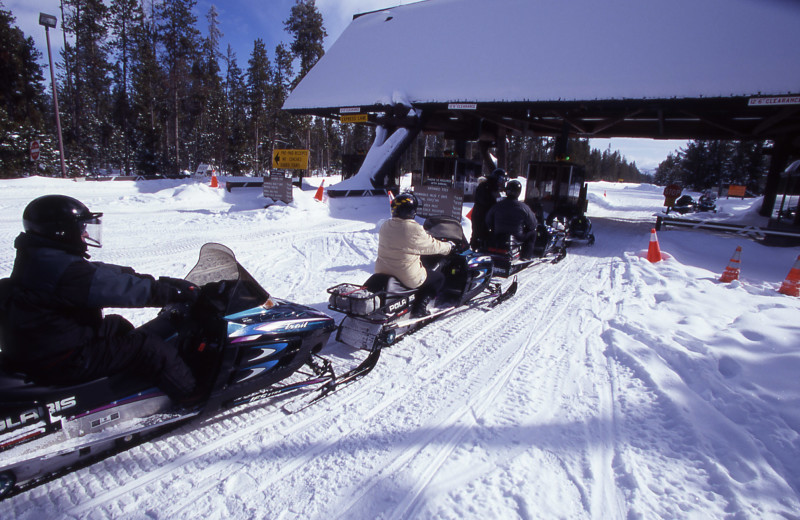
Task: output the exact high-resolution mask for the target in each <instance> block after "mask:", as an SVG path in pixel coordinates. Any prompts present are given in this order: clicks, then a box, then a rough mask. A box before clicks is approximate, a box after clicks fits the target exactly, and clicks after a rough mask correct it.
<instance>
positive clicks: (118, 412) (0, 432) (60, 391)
mask: <svg viewBox="0 0 800 520" xmlns="http://www.w3.org/2000/svg"><path fill="white" fill-rule="evenodd" d="M186 279H187V280H189V281H191V282H193V283H194V284H196V285H197V286H199V287H200V288H201V291H200V297H199V299H198V300H197V302H196V303H195V304H194V305H192V306H191V307H188V306H186V305H176V304H172V305H170V306H167V307H165V308H164V309H162V310H161V312H160V313H159V315H158V316H157V317H156V318H155V319H154V320H152V321H151V322H148V323H147V324H145V325H143V328H146V329H147V330H148V331H149V332H151V333H157V334H161V335H162V337H163V338H164V339H165V340H167V341H171V342H175V343H176V345H177V346H178V347H179V349H180V351H181V354H182V356H183V358H184V359H185V360H186V361H187V363H188V364H189V365H190V367H191V368H192V370H193V372H194V373H195V376H196V378H197V380H198V383H200V384H201V385H202V386H203V392H202V398H201V402H200V403H199V404H198V405H196V406H192V407H189V408H186V407H181V406H179V405H177V404H175V403H174V402H172V401H171V400H170V399H169V398H168V397H167V396H166V395H164V393H163V392H161V391H160V390H159V389H158V388H156V387H154V386H153V384H152V383H149V382H146V381H143V380H141V379H138V378H136V377H135V376H132V375H129V374H117V375H113V376H109V377H103V378H100V379H97V380H93V381H89V382H86V383H83V384H77V385H72V386H46V385H41V384H35V383H33V382H31V381H29V380H27V379H26V377H25V376H24V375H21V374H19V373H13V372H9V371H0V498H3V497H5V496H9V495H10V494H16V493H19V492H22V491H25V490H26V489H29V488H31V487H34V486H35V485H38V484H39V483H42V482H45V481H48V480H52V479H53V478H56V477H58V476H60V475H63V474H65V473H67V472H69V471H71V470H72V469H77V468H79V467H83V466H86V465H88V464H91V463H93V462H95V461H97V460H100V459H102V458H105V457H107V456H109V455H113V454H114V453H117V452H119V451H122V450H124V449H126V448H128V447H130V446H132V445H135V444H138V443H141V442H143V441H145V440H148V439H150V438H152V437H155V436H156V435H159V434H163V433H164V432H165V431H166V430H168V429H171V428H174V427H176V426H177V425H180V424H182V423H184V422H186V421H188V420H189V419H191V418H193V417H195V416H197V415H199V414H200V413H204V414H206V413H213V412H215V411H218V410H219V409H223V408H230V407H233V406H236V405H239V404H243V403H246V402H252V401H255V400H258V399H262V398H266V397H270V396H274V395H278V394H285V393H288V392H295V391H300V390H303V389H316V388H319V386H320V385H324V384H326V383H330V382H331V381H332V380H334V379H335V376H334V374H333V370H332V368H331V366H330V363H329V362H327V361H326V360H325V359H323V358H321V357H318V356H316V353H317V352H318V351H319V350H320V349H322V347H323V346H324V345H325V344H326V342H327V341H328V338H329V336H330V335H331V334H332V332H333V331H334V330H335V328H336V324H335V322H334V320H333V319H332V318H331V317H330V316H328V315H327V314H325V313H323V312H320V311H317V310H314V309H312V308H310V307H305V306H302V305H298V304H295V303H291V302H288V301H284V300H280V299H277V298H273V297H271V296H270V295H269V293H267V291H265V290H264V289H263V288H262V287H261V286H260V285H259V284H258V282H256V281H255V279H254V278H253V277H252V276H251V275H250V274H249V273H248V272H247V271H246V270H245V269H244V268H243V267H242V266H241V265H239V263H238V262H237V261H236V259H235V257H234V255H233V253H232V252H231V250H230V249H228V248H227V247H225V246H223V245H220V244H214V243H210V244H205V245H204V246H203V247H202V249H201V250H200V257H199V260H198V262H197V265H195V266H194V268H193V269H192V270H191V272H190V273H189V274H188V275H187V276H186Z"/></svg>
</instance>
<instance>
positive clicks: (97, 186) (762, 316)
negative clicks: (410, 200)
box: [0, 178, 800, 520]
mask: <svg viewBox="0 0 800 520" xmlns="http://www.w3.org/2000/svg"><path fill="white" fill-rule="evenodd" d="M319 181H320V179H312V180H311V182H312V184H315V185H316V184H318V183H319ZM333 182H335V180H334V179H329V180H328V182H326V186H327V185H330V184H332V183H333ZM0 189H2V192H3V195H2V197H1V198H0V224H2V225H0V245H1V246H2V247H0V276H7V275H8V274H9V273H10V272H11V268H12V265H13V259H14V249H13V240H14V238H15V236H16V235H17V233H18V232H19V231H20V230H21V214H22V210H23V208H24V207H25V205H26V204H27V203H28V202H29V201H30V200H32V199H33V198H34V197H36V196H38V195H43V194H46V193H63V194H67V195H72V196H75V197H77V198H79V199H80V200H82V201H84V202H85V203H86V204H87V205H88V206H89V207H90V208H91V209H92V210H93V211H103V212H104V213H105V217H104V219H103V224H104V230H103V240H104V247H103V249H102V250H99V251H97V254H96V255H95V256H94V258H95V259H98V260H102V261H106V262H113V263H119V264H125V265H130V266H132V267H134V268H135V269H136V270H137V271H139V272H145V273H151V274H154V275H167V276H182V275H184V274H185V273H186V272H187V271H188V270H189V269H190V268H191V267H192V266H193V265H194V262H195V261H196V259H197V252H198V250H199V248H200V246H201V245H202V244H203V243H205V242H209V241H217V242H221V243H223V244H226V245H227V246H229V247H231V248H232V249H233V250H234V251H235V252H236V254H237V257H238V259H239V261H240V262H241V263H242V265H244V266H245V267H246V268H247V269H248V270H249V271H250V273H252V274H253V275H254V276H255V277H256V279H258V280H259V281H260V282H261V284H262V285H263V286H264V287H265V288H267V289H268V290H269V291H270V292H271V293H272V294H274V295H275V296H278V297H281V298H286V299H289V300H293V301H297V302H300V303H304V304H308V305H312V306H313V307H315V308H318V309H321V310H326V309H327V304H326V300H327V298H326V297H327V294H326V288H328V287H330V286H332V285H335V284H337V283H340V282H345V281H355V282H361V281H363V280H364V279H365V278H366V277H367V276H368V274H369V273H371V270H372V266H373V262H374V259H375V254H376V249H377V229H378V224H379V222H380V221H381V220H382V219H384V218H386V217H387V216H388V207H387V201H386V199H385V198H383V197H374V198H354V199H348V200H341V199H331V200H329V201H328V202H327V203H325V204H323V203H319V202H316V201H315V200H313V198H312V197H313V194H314V191H313V189H311V188H307V189H306V190H304V191H300V190H297V189H296V190H295V193H294V195H295V202H294V203H292V204H290V205H273V206H271V207H269V208H267V209H264V208H263V207H264V203H265V201H264V199H263V197H262V196H261V195H260V190H258V189H241V190H234V191H233V193H227V192H226V191H225V190H222V189H212V188H210V187H209V186H208V185H207V184H205V183H199V182H194V181H148V182H102V183H93V182H72V181H65V180H57V179H42V178H30V179H21V180H6V181H0ZM661 191H662V190H661V188H658V187H655V186H650V185H632V184H611V183H594V184H591V185H590V203H589V211H588V214H589V216H590V217H591V218H592V222H593V224H594V232H595V234H596V236H597V244H596V245H595V246H594V247H591V248H589V247H586V246H583V247H575V248H571V249H570V251H569V254H568V256H567V257H566V258H565V259H564V260H563V261H562V262H561V263H559V264H556V265H547V266H543V267H540V268H537V269H535V270H529V271H524V272H523V273H521V275H520V277H519V282H520V290H519V292H518V293H517V295H516V296H515V297H514V298H513V299H511V300H510V301H508V302H506V303H504V304H503V305H501V306H499V307H497V308H495V309H493V310H491V311H482V310H479V309H473V310H469V311H467V312H463V313H460V314H456V315H453V316H451V317H449V318H447V319H445V320H443V321H441V322H439V323H437V324H435V325H432V326H430V327H427V328H425V329H423V330H421V331H419V332H417V333H415V334H414V335H412V336H409V337H407V338H405V339H403V340H402V341H401V342H399V343H398V344H397V345H395V346H393V347H391V348H390V349H387V351H386V352H385V353H384V355H383V356H382V357H381V360H380V363H379V365H378V366H377V367H376V369H375V370H374V371H373V372H372V373H371V374H369V375H368V376H367V377H366V378H365V379H363V380H361V381H359V382H358V383H356V384H354V385H352V386H350V387H347V388H346V389H344V390H342V391H341V392H340V393H337V394H335V395H333V396H332V397H330V398H329V399H326V400H325V401H323V402H321V403H320V404H319V405H316V406H313V407H311V408H309V409H307V410H304V411H302V412H300V413H298V414H295V415H291V416H286V415H284V414H283V413H282V412H281V411H280V410H279V409H278V408H277V407H276V406H275V405H270V404H267V405H264V404H260V405H251V406H243V407H241V408H238V409H234V410H232V411H229V412H226V413H223V414H219V415H216V416H213V417H204V418H201V419H199V420H197V421H195V422H194V423H192V424H191V425H189V426H185V427H182V428H181V429H179V430H177V431H175V432H173V433H170V434H168V435H166V436H164V437H161V438H159V439H157V440H155V441H153V442H151V443H149V444H146V445H142V446H139V447H136V448H133V449H131V450H129V451H127V452H125V453H123V454H120V455H118V456H116V457H112V458H109V459H107V460H105V461H102V462H100V463H97V464H95V465H93V466H91V467H88V468H85V469H83V470H80V471H78V472H75V473H73V474H70V475H68V476H66V477H63V478H61V479H58V480H55V481H53V482H50V483H48V484H45V485H43V486H40V487H38V488H36V489H34V490H32V491H30V492H28V493H25V494H22V495H19V496H16V497H14V498H12V499H9V500H6V501H4V502H1V503H0V518H19V519H31V520H34V519H37V520H38V519H41V518H92V519H94V518H112V517H113V518H159V519H173V518H207V519H247V518H270V519H290V518H312V519H329V518H343V519H345V518H346V519H353V518H355V519H372V518H384V519H401V518H446V519H463V518H476V519H478V518H480V519H484V518H524V519H528V518H595V519H601V518H602V519H617V518H620V519H622V518H625V519H635V518H643V519H645V518H647V519H650V518H759V519H760V518H800V410H799V409H798V407H799V406H800V382H799V381H798V374H799V373H800V352H799V351H798V344H800V342H799V341H798V338H800V298H793V297H789V296H784V295H781V294H778V292H777V289H778V287H779V286H780V284H781V282H782V281H783V279H784V278H785V277H786V275H787V274H788V272H789V269H790V268H791V267H792V265H793V264H794V262H795V259H796V258H797V256H798V254H800V248H798V247H794V248H768V247H765V246H762V245H760V244H758V243H756V242H754V241H751V240H748V239H744V238H740V237H735V236H732V235H716V234H710V233H708V232H700V231H689V230H673V229H669V230H663V231H661V232H660V233H659V234H658V239H659V242H660V246H661V249H662V251H664V252H667V253H669V255H670V256H671V258H670V259H669V260H666V261H664V262H661V263H658V264H651V263H649V262H647V261H646V260H645V259H643V258H642V252H643V251H645V250H646V249H647V246H648V241H649V238H650V229H651V227H652V226H653V223H654V221H655V218H654V214H655V213H656V212H658V211H660V210H661V203H662V202H663V198H662V196H661ZM758 203H759V201H753V200H744V201H741V200H733V199H732V200H721V201H720V202H719V207H720V212H719V213H718V214H716V215H714V218H716V219H733V220H734V221H742V220H748V221H757V220H758V218H757V216H756V214H755V209H757V204H758ZM468 209H469V208H468V207H465V208H464V213H465V214H466V212H467V211H468ZM464 225H465V228H468V227H469V221H468V220H466V219H465V220H464ZM467 234H468V235H469V229H467ZM737 245H741V246H742V248H743V252H742V273H741V280H740V281H738V282H733V283H731V284H721V283H719V282H717V279H718V278H719V275H720V273H721V272H722V271H723V270H724V269H725V266H726V265H727V264H728V261H729V259H730V257H731V255H732V254H733V252H734V250H735V248H736V246H737ZM155 312H156V311H155V310H154V309H146V310H134V311H131V310H125V311H122V313H123V314H125V315H126V316H128V317H129V318H130V319H131V320H132V321H134V322H136V323H137V324H138V323H143V322H145V321H146V320H148V319H149V318H150V317H152V316H153V315H154V314H155ZM333 315H334V316H335V317H336V318H337V320H338V319H339V318H340V315H336V314H335V313H334V314H333ZM323 354H325V355H326V356H328V357H329V358H330V359H332V360H333V361H334V362H335V363H341V364H345V363H348V362H350V363H352V361H353V360H354V359H355V358H357V357H359V356H361V355H362V354H361V353H359V352H354V351H353V350H352V349H350V348H348V347H346V346H344V345H341V344H338V343H336V342H334V341H331V342H330V343H329V345H328V346H327V347H326V349H325V350H324V351H323Z"/></svg>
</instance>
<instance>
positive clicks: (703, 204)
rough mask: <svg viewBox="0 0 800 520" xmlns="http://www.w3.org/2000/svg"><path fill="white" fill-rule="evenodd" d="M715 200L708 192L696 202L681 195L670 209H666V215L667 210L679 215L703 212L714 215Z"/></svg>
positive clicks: (689, 197) (715, 210)
mask: <svg viewBox="0 0 800 520" xmlns="http://www.w3.org/2000/svg"><path fill="white" fill-rule="evenodd" d="M716 200H717V199H716V197H714V195H713V194H711V193H708V192H706V193H704V194H703V195H701V196H700V198H699V199H698V201H695V200H694V199H693V198H692V197H691V196H690V195H683V196H681V197H679V198H678V200H676V201H675V204H674V205H673V206H672V207H671V208H667V213H669V210H672V211H677V212H678V213H680V214H681V215H685V214H687V213H695V212H703V211H710V212H713V213H716V212H717V202H716Z"/></svg>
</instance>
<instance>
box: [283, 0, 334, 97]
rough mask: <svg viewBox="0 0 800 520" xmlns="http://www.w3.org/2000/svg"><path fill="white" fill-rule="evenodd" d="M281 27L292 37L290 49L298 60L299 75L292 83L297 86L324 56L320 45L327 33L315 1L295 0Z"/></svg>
mask: <svg viewBox="0 0 800 520" xmlns="http://www.w3.org/2000/svg"><path fill="white" fill-rule="evenodd" d="M283 25H284V27H285V28H286V31H287V32H289V33H290V34H291V35H292V36H293V37H294V39H293V40H292V43H291V46H290V49H291V51H292V53H293V54H294V55H295V56H296V57H298V58H299V59H300V73H299V74H298V76H297V78H296V79H295V82H294V84H295V85H297V83H299V82H300V80H301V79H303V77H305V75H306V74H307V73H308V71H309V70H311V67H313V66H314V64H315V63H317V61H319V59H320V58H321V57H322V55H323V54H325V50H324V47H323V45H322V44H323V40H324V39H325V37H326V36H328V33H327V32H326V31H325V27H324V26H323V24H322V13H320V12H319V9H317V6H316V2H315V0H296V1H295V4H294V6H292V12H291V15H290V16H289V18H288V19H287V20H286V21H285V22H283Z"/></svg>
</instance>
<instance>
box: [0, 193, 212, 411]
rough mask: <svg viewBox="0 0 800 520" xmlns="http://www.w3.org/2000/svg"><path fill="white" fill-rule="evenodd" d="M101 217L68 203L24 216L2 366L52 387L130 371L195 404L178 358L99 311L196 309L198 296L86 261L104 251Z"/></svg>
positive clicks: (177, 284) (153, 338)
mask: <svg viewBox="0 0 800 520" xmlns="http://www.w3.org/2000/svg"><path fill="white" fill-rule="evenodd" d="M102 215H103V214H102V213H92V212H91V211H89V208H87V207H86V206H85V205H84V204H83V203H82V202H80V201H78V200H77V199H74V198H72V197H67V196H65V195H44V196H42V197H39V198H36V199H34V200H33V201H31V202H30V203H29V204H28V206H27V207H26V208H25V210H24V212H23V215H22V221H23V227H24V229H25V231H24V232H23V233H20V235H19V236H18V237H17V239H16V240H15V242H14V247H16V249H17V256H16V259H15V261H14V268H13V270H12V273H11V277H10V279H8V280H7V284H8V287H9V291H8V295H7V297H8V299H7V300H6V301H5V305H4V307H5V309H4V312H3V318H2V331H1V334H2V336H1V337H0V341H1V342H2V353H1V355H2V361H3V364H4V367H5V368H7V369H10V370H13V371H18V372H22V373H24V374H25V375H27V376H28V377H30V378H31V379H32V380H33V381H34V382H37V383H39V384H48V385H50V384H52V385H71V384H78V383H83V382H87V381H90V380H92V379H96V378H99V377H102V376H107V375H113V374H116V373H119V372H123V371H124V372H128V373H133V374H136V375H138V376H141V377H143V378H146V379H147V380H152V381H154V382H155V383H156V384H157V385H158V386H159V387H160V388H161V389H162V390H163V391H164V392H165V393H166V394H167V395H168V396H169V397H171V398H172V399H174V400H177V401H179V402H188V401H189V400H191V399H187V398H189V397H190V396H191V397H192V398H194V393H195V392H196V383H195V379H194V376H193V375H192V372H191V370H190V369H189V367H188V366H187V365H186V363H185V362H184V361H183V360H182V359H181V358H180V357H179V355H178V351H177V349H176V348H175V347H174V346H172V345H171V344H168V343H167V342H165V341H164V340H163V339H161V338H160V337H159V336H157V335H155V334H152V333H148V332H145V331H143V330H141V329H134V327H133V325H132V324H131V323H130V322H128V321H127V320H126V319H124V318H123V317H122V316H118V315H114V314H111V315H108V316H105V317H104V316H103V313H102V310H103V308H104V307H128V308H139V307H161V306H164V305H166V304H168V303H192V302H193V301H194V300H196V299H197V296H198V295H199V289H198V288H197V287H195V286H194V285H192V284H191V283H189V282H187V281H185V280H181V279H175V278H159V279H158V280H155V279H154V278H153V277H152V276H149V275H144V274H137V273H136V272H134V270H133V269H131V268H130V267H123V266H118V265H113V264H106V263H102V262H95V261H89V260H88V258H90V256H89V254H88V253H87V252H88V246H92V247H101V243H100V217H101V216H102Z"/></svg>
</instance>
